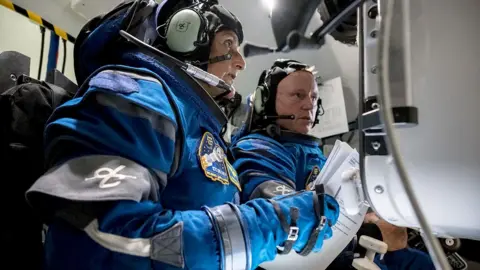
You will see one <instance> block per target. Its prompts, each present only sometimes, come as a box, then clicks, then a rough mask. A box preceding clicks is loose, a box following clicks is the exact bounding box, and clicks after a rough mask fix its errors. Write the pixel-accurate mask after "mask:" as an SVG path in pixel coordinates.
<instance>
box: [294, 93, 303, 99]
mask: <svg viewBox="0 0 480 270" xmlns="http://www.w3.org/2000/svg"><path fill="white" fill-rule="evenodd" d="M295 97H297V98H299V99H302V98H304V95H303V94H302V93H295Z"/></svg>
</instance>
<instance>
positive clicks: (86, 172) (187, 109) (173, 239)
mask: <svg viewBox="0 0 480 270" xmlns="http://www.w3.org/2000/svg"><path fill="white" fill-rule="evenodd" d="M171 3H178V2H176V1H174V2H171ZM137 4H138V5H137ZM135 5H137V6H135ZM198 6H201V7H204V6H203V4H198ZM162 8H163V9H165V6H163V7H162V5H159V4H157V3H156V2H155V1H134V3H133V4H132V3H127V4H124V5H123V6H121V7H119V8H116V9H115V10H114V11H112V12H111V13H109V14H107V15H105V16H104V17H102V18H100V19H95V20H93V21H92V22H93V25H88V27H87V26H86V27H85V28H87V30H86V31H82V33H81V34H80V35H79V36H80V37H81V36H83V40H79V41H77V43H76V46H75V55H76V59H75V72H76V75H77V80H78V81H79V83H81V84H82V86H81V88H80V89H79V92H78V93H77V95H76V97H75V98H74V99H72V100H71V101H69V102H67V103H65V104H64V105H62V106H61V107H60V108H58V109H57V110H56V111H55V112H54V113H53V115H52V116H51V118H50V119H49V121H48V125H47V127H46V130H45V143H46V149H45V151H46V160H47V166H48V168H49V170H48V172H47V173H45V174H44V175H43V176H42V177H41V178H40V179H38V180H37V181H36V183H35V184H34V185H33V186H32V187H31V188H30V190H29V191H28V192H27V200H28V201H29V203H30V204H31V205H32V207H33V208H34V209H35V210H37V211H38V212H39V213H40V214H41V215H42V217H43V218H44V219H45V220H46V221H47V223H48V226H49V229H48V234H47V238H46V242H45V249H46V269H62V270H63V269H82V270H85V269H252V268H255V267H256V266H258V265H259V264H260V263H262V262H264V261H268V260H272V259H274V257H275V256H276V253H277V247H278V246H282V245H284V243H287V242H288V243H290V244H292V246H293V249H294V250H295V251H297V252H306V253H308V252H310V251H314V252H317V251H319V250H320V249H321V247H322V243H323V240H324V239H328V238H329V237H330V236H331V234H332V230H331V227H332V226H333V225H334V224H335V222H336V220H337V218H338V214H339V212H338V203H337V202H336V201H335V200H334V199H333V198H332V197H330V196H328V195H325V194H321V193H314V192H299V193H295V194H290V196H278V197H275V198H273V199H272V200H266V199H257V200H252V201H249V202H246V203H244V204H238V203H239V201H240V197H241V192H242V189H241V186H240V184H239V180H238V176H237V173H236V171H235V169H234V168H233V166H232V165H231V164H230V157H229V154H228V151H227V148H226V146H225V143H224V142H223V140H222V138H221V135H220V134H221V130H222V127H223V126H224V125H225V123H226V121H227V119H226V117H225V115H224V114H223V112H222V111H221V109H220V108H219V107H218V106H217V104H216V103H215V101H214V100H213V99H212V97H211V96H210V95H209V94H208V93H207V92H206V91H205V89H204V88H202V87H201V86H200V84H199V83H198V82H197V81H195V80H194V79H193V78H192V77H190V76H189V75H187V74H186V73H185V72H183V71H182V70H181V69H180V68H178V66H177V65H176V64H175V63H172V62H170V61H168V59H163V58H160V57H158V56H157V55H153V54H151V53H147V52H144V51H143V50H139V49H138V48H136V47H135V46H132V45H131V44H127V43H126V42H125V41H122V39H121V38H120V36H119V35H118V32H119V31H120V30H122V29H127V31H129V32H130V33H132V34H136V35H137V36H140V37H141V38H142V40H143V41H144V42H146V43H150V44H152V45H155V39H153V40H152V39H151V35H152V33H156V32H155V29H158V27H157V24H161V23H163V22H162V21H161V20H160V19H158V18H159V16H160V15H159V14H164V12H167V10H161V9H162ZM192 8H193V7H192V6H190V5H187V9H192ZM149 9H150V10H149ZM183 10H184V9H183ZM194 11H195V13H196V14H200V15H202V16H205V17H204V18H206V20H205V21H207V22H208V23H209V25H208V27H206V28H205V29H209V31H214V32H215V31H220V30H221V29H225V28H226V29H230V30H232V31H235V33H236V34H237V36H238V38H239V41H240V42H241V40H242V37H243V33H242V30H241V24H240V23H239V22H238V20H237V19H236V18H235V16H233V14H231V13H230V12H228V11H227V10H225V9H224V8H223V7H221V6H219V5H213V6H206V7H204V8H203V9H198V10H194ZM179 12H180V11H179ZM168 13H169V14H172V12H170V11H168ZM136 14H139V15H138V16H136ZM173 14H175V13H173ZM191 14H193V13H191V12H190V13H188V14H187V15H188V16H190V15H191ZM171 16H175V15H171ZM188 16H187V17H183V18H182V21H181V23H179V22H178V21H177V24H176V31H177V32H185V28H188V26H189V25H193V22H190V21H188V19H189V18H190V17H188ZM167 17H168V16H167ZM152 18H153V19H152ZM126 26H127V28H125V27H126ZM130 26H132V27H130ZM129 27H130V28H129ZM135 27H137V28H135ZM152 29H153V30H154V31H153V32H152V31H151V30H152ZM203 29H204V28H202V30H203ZM207 34H208V35H211V34H212V33H211V32H209V33H207ZM213 34H215V33H213ZM198 36H199V37H200V36H206V35H200V34H199V35H198ZM199 43H200V42H199ZM158 46H159V47H160V48H163V47H162V46H161V45H158ZM206 56H207V59H208V50H207V54H206ZM189 57H191V56H189ZM197 60H200V62H201V60H205V59H197Z"/></svg>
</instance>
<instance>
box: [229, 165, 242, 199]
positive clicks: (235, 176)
mask: <svg viewBox="0 0 480 270" xmlns="http://www.w3.org/2000/svg"><path fill="white" fill-rule="evenodd" d="M225 164H227V171H228V177H229V178H230V182H232V184H234V185H235V186H236V187H237V188H238V190H239V191H242V188H241V187H240V181H238V174H237V170H235V168H233V166H232V164H230V162H228V160H227V159H226V158H225Z"/></svg>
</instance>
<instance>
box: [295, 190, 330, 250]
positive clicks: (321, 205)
mask: <svg viewBox="0 0 480 270" xmlns="http://www.w3.org/2000/svg"><path fill="white" fill-rule="evenodd" d="M315 193H316V194H317V196H313V206H314V209H315V214H316V215H317V218H318V225H317V226H316V227H315V229H313V231H312V232H311V234H310V237H309V238H308V242H307V244H306V245H305V247H304V248H303V249H302V251H300V252H299V253H298V254H300V255H302V256H307V255H308V254H310V253H311V252H312V250H313V248H314V247H315V244H316V243H317V240H318V236H319V235H320V232H321V231H322V230H323V228H324V227H325V223H326V217H325V197H324V196H325V189H324V186H323V184H320V185H316V186H315Z"/></svg>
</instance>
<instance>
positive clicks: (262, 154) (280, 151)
mask: <svg viewBox="0 0 480 270" xmlns="http://www.w3.org/2000/svg"><path fill="white" fill-rule="evenodd" d="M231 149H232V154H233V156H234V163H233V166H234V168H235V169H236V170H237V172H238V176H239V179H240V182H241V185H242V190H243V193H242V198H241V199H242V201H244V202H245V201H248V200H251V199H254V198H273V197H275V196H278V195H284V194H287V193H290V192H293V191H295V182H294V181H295V165H294V164H295V163H294V160H295V158H294V157H293V155H292V154H291V153H290V152H288V151H287V149H286V148H284V147H283V146H282V145H281V144H280V143H278V142H277V141H275V140H273V139H271V138H269V137H266V136H263V135H260V134H250V135H247V136H246V137H244V138H242V139H240V140H238V141H237V142H236V143H235V144H234V145H233V147H232V148H231Z"/></svg>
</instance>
